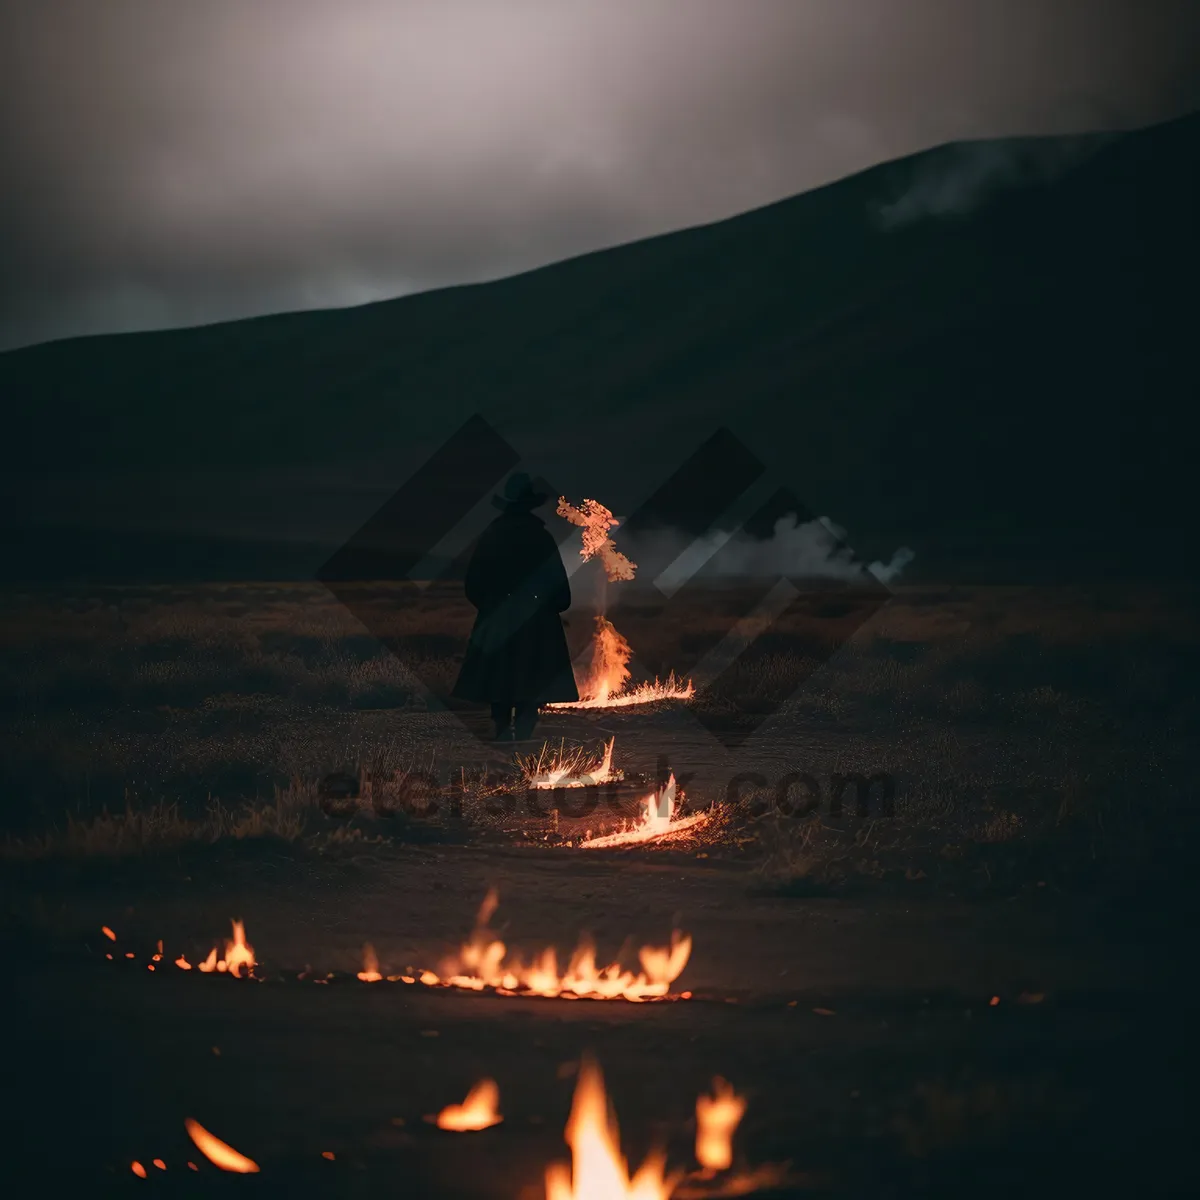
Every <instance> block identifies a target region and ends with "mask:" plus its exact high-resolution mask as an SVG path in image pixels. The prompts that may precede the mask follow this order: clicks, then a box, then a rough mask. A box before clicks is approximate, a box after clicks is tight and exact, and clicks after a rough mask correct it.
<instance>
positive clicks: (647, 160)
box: [0, 0, 1200, 345]
mask: <svg viewBox="0 0 1200 1200" xmlns="http://www.w3.org/2000/svg"><path fill="white" fill-rule="evenodd" d="M1197 34H1200V10H1198V9H1197V7H1196V6H1195V5H1194V4H1193V3H1188V0H1182V2H1178V3H1177V2H1175V0H1158V2H1157V3H1155V4H1153V5H1147V4H1144V3H1139V2H1138V0H1128V2H1119V0H1061V2H1060V3H1057V4H1054V5H1049V4H1046V3H1045V0H994V2H987V0H979V2H977V3H963V2H961V0H940V2H939V0H914V2H912V3H908V4H905V5H898V4H895V3H893V2H892V0H860V2H859V3H856V4H855V5H853V6H850V5H847V4H845V3H844V2H843V0H811V2H808V3H804V4H800V3H796V0H750V2H747V3H740V2H739V3H733V2H731V0H688V2H687V3H681V2H680V0H638V3H637V4H633V3H630V4H617V3H612V2H611V0H577V2H575V3H550V2H541V3H535V2H532V0H504V2H503V3H494V2H488V0H476V2H470V0H425V2H420V3H419V2H416V0H410V2H409V3H403V2H400V0H328V2H327V3H315V2H312V0H255V3H254V4H252V5H251V4H245V3H241V2H238V0H206V2H205V3H204V4H193V5H175V4H171V5H166V4H162V3H159V2H157V0H105V3H103V4H97V3H95V2H94V0H41V2H40V3H38V4H26V3H22V2H21V0H0V138H2V143H0V154H2V158H0V169H2V170H3V172H4V178H5V180H6V184H5V188H4V191H3V195H2V196H0V229H2V230H3V232H2V234H0V237H2V238H3V241H2V242H0V345H13V344H17V343H20V342H22V341H28V340H36V339H40V338H44V337H51V336H60V335H65V334H71V333H77V332H90V331H97V330H105V329H132V328H141V327H153V326H162V325H171V324H179V323H194V322H200V321H206V320H213V319H218V318H222V317H229V316H237V315H244V314H250V313H255V312H265V311H274V310H279V309H285V308H300V307H317V306H324V305H343V304H353V303H361V302H364V301H367V300H372V299H378V298H382V297H385V296H391V295H397V294H402V293H405V292H408V291H413V290H418V289H424V288H428V287H431V286H437V285H440V284H445V283H451V282H460V281H465V280H474V279H482V278H490V277H494V276H497V275H502V274H506V273H510V272H513V271H516V270H521V269H525V268H527V267H530V266H534V265H537V264H540V263H544V262H548V261H552V260H554V259H556V258H560V257H564V256H566V255H570V254H574V253H580V252H583V251H586V250H589V249H593V248H596V247H599V246H604V245H611V244H615V243H618V242H622V241H627V240H630V239H633V238H637V237H641V236H646V235H649V234H653V233H657V232H661V231H664V230H667V229H672V228H678V227H680V226H684V225H688V224H695V223H698V222H702V221H708V220H715V219H718V218H720V217H723V216H727V215H729V214H731V213H734V212H737V211H741V210H743V209H746V208H749V207H753V206H755V205H758V204H762V203H766V202H769V201H771V200H774V199H778V198H780V197H782V196H785V195H789V194H792V193H794V192H798V191H802V190H805V189H807V188H810V187H813V186H816V185H818V184H820V183H822V182H825V181H828V180H830V179H833V178H837V177H839V176H841V175H844V174H847V173H849V172H851V171H853V170H856V169H859V168H861V167H864V166H867V165H870V164H872V163H874V162H878V161H881V160H884V159H887V158H892V157H897V156H899V155H902V154H905V153H908V152H911V151H914V150H917V149H920V148H923V147H925V146H929V145H932V144H936V143H938V142H942V141H947V140H951V139H955V138H964V137H985V136H1000V135H1016V134H1025V133H1068V132H1079V131H1082V130H1086V129H1091V128H1100V127H1124V126H1132V125H1137V124H1142V123H1145V122H1148V121H1151V120H1154V119H1158V118H1161V117H1164V116H1168V115H1171V114H1172V113H1174V112H1177V111H1181V110H1182V109H1184V108H1187V107H1190V106H1191V105H1193V104H1194V103H1195V102H1196V101H1197V99H1198V94H1197V92H1196V90H1195V84H1194V82H1193V81H1194V80H1196V79H1197V78H1200V71H1198V70H1197V67H1198V66H1200V64H1198V63H1197V57H1198V55H1197V46H1198V45H1200V38H1198V37H1197Z"/></svg>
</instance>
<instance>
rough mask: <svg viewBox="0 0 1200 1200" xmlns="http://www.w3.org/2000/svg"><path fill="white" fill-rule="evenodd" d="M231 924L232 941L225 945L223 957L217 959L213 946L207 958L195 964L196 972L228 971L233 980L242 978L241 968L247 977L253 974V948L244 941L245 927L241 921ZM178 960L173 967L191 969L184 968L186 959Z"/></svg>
mask: <svg viewBox="0 0 1200 1200" xmlns="http://www.w3.org/2000/svg"><path fill="white" fill-rule="evenodd" d="M232 924H233V941H231V942H226V943H225V957H224V958H218V957H217V948H216V946H214V947H213V948H212V949H211V950H210V951H209V952H208V957H207V958H206V959H204V961H203V962H199V963H197V964H196V968H197V970H200V971H203V972H205V973H206V974H208V973H210V972H212V971H221V972H225V971H228V972H229V974H230V975H232V976H233V977H234V979H240V978H241V977H242V968H243V967H245V969H246V975H247V977H249V976H250V975H251V974H253V972H254V967H255V961H254V947H253V946H251V945H250V944H249V943H248V942H247V941H246V927H245V925H244V924H243V923H242V922H241V921H234V922H232ZM180 959H182V960H183V961H182V962H181V961H180V960H179V959H176V961H175V965H176V966H177V967H179V968H180V969H181V970H184V971H187V970H190V969H191V968H190V967H189V966H185V965H184V964H185V963H187V959H185V958H183V956H182V955H180Z"/></svg>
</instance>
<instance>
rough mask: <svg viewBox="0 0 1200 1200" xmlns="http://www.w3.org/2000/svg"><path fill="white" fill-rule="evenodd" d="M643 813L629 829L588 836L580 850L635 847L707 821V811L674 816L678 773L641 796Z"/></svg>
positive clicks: (581, 843) (580, 844) (693, 827)
mask: <svg viewBox="0 0 1200 1200" xmlns="http://www.w3.org/2000/svg"><path fill="white" fill-rule="evenodd" d="M641 804H642V811H641V815H640V816H639V817H638V819H637V820H636V821H634V822H633V824H632V825H631V826H630V827H629V828H628V829H622V830H619V831H618V832H617V833H606V834H604V835H603V836H601V837H594V838H593V837H589V838H585V839H584V840H583V841H582V842H580V843H579V848H580V849H581V850H604V849H608V848H609V847H610V846H633V845H636V844H637V843H638V842H650V841H653V840H654V839H655V838H660V837H664V836H665V835H667V834H676V833H682V832H683V831H684V830H686V829H695V828H696V827H697V826H698V825H703V824H704V822H705V821H707V820H708V813H703V812H701V813H694V814H693V815H692V816H690V817H680V818H679V819H676V817H675V775H674V773H673V772H672V774H671V776H670V778H669V779H668V780H667V782H666V783H665V784H664V785H663V786H662V787H661V788H659V789H658V791H656V792H651V793H650V794H649V795H648V796H644V797H642V801H641Z"/></svg>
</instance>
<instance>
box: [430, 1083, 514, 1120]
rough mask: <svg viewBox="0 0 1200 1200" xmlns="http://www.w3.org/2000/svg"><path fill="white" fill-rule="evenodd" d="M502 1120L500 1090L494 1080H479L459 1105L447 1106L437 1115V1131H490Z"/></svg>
mask: <svg viewBox="0 0 1200 1200" xmlns="http://www.w3.org/2000/svg"><path fill="white" fill-rule="evenodd" d="M502 1120H504V1118H503V1117H502V1116H501V1115H500V1089H499V1087H497V1085H496V1081H495V1080H494V1079H481V1080H480V1081H479V1082H478V1083H477V1084H476V1085H475V1086H474V1087H473V1088H472V1089H471V1090H470V1091H469V1092H468V1093H467V1098H466V1099H465V1100H464V1101H463V1102H462V1103H461V1104H448V1105H446V1107H445V1108H443V1109H442V1111H441V1112H440V1113H438V1115H437V1119H436V1122H435V1123H436V1125H437V1127H438V1128H439V1129H452V1130H454V1131H455V1132H459V1133H465V1132H470V1131H474V1130H477V1129H490V1128H491V1127H492V1126H493V1125H499V1124H500V1122H501V1121H502Z"/></svg>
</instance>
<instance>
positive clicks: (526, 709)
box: [513, 701, 538, 742]
mask: <svg viewBox="0 0 1200 1200" xmlns="http://www.w3.org/2000/svg"><path fill="white" fill-rule="evenodd" d="M516 709H517V711H516V718H515V720H514V721H513V734H514V736H515V737H516V739H517V741H518V742H525V741H528V740H529V739H530V738H531V737H532V736H533V727H534V726H535V725H536V724H537V719H538V706H537V704H536V703H530V702H528V701H522V702H521V703H520V704H518V705H517V706H516Z"/></svg>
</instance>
